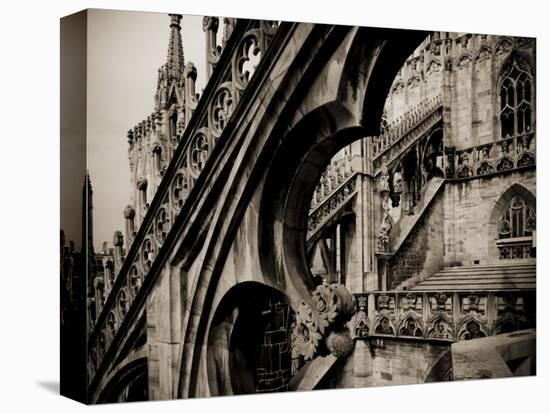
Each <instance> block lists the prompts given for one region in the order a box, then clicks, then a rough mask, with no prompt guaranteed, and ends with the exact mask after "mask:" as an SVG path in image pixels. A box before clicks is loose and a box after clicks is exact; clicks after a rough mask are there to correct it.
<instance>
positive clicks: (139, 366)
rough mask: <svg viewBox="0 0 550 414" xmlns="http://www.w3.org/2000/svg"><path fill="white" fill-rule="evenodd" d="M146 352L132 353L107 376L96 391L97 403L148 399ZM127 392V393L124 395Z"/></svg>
mask: <svg viewBox="0 0 550 414" xmlns="http://www.w3.org/2000/svg"><path fill="white" fill-rule="evenodd" d="M144 355H145V352H144V351H140V352H136V353H133V354H130V355H129V356H128V357H126V358H125V359H124V360H123V361H121V362H120V364H118V366H117V367H116V368H115V369H114V370H113V371H112V372H111V374H110V375H109V376H108V377H106V379H105V380H104V381H102V382H103V384H104V385H103V386H100V387H99V388H98V390H97V391H96V393H95V395H97V398H96V401H95V402H96V403H112V402H120V401H146V400H147V380H148V378H147V375H148V371H147V358H146V357H145V356H144ZM123 394H126V395H123Z"/></svg>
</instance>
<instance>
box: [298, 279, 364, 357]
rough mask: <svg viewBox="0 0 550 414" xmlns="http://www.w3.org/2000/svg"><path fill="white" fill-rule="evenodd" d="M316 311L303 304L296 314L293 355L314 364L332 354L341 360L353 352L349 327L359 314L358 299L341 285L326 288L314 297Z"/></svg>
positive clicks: (315, 292)
mask: <svg viewBox="0 0 550 414" xmlns="http://www.w3.org/2000/svg"><path fill="white" fill-rule="evenodd" d="M312 304H313V308H312V307H310V306H309V305H308V304H307V303H306V302H304V301H302V302H301V303H300V305H299V307H298V309H297V311H296V325H295V327H294V330H293V333H292V338H293V353H294V354H296V355H298V356H301V357H303V358H304V359H305V360H311V359H313V358H314V357H316V356H323V355H326V354H328V353H331V354H333V355H334V356H336V357H337V358H341V357H344V356H347V355H349V354H350V353H351V352H352V351H353V341H352V339H351V334H350V332H349V330H348V329H347V328H346V327H345V323H346V322H348V321H349V320H350V318H351V317H352V316H353V315H354V313H355V299H354V298H353V296H352V295H351V294H350V293H349V291H348V290H347V289H346V288H345V287H344V286H343V285H339V284H335V283H334V284H331V285H328V284H322V285H319V286H317V288H316V289H315V291H314V292H313V294H312Z"/></svg>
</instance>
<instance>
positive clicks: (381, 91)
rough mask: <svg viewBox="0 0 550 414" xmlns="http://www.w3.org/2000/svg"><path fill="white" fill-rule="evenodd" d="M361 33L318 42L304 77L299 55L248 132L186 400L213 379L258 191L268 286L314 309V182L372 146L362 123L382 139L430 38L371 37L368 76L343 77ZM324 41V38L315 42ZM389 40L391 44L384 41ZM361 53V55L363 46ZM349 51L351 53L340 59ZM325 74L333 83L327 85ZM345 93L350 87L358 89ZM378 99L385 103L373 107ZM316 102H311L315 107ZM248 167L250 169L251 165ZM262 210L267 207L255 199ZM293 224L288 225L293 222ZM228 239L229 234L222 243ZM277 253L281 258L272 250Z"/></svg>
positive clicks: (210, 246)
mask: <svg viewBox="0 0 550 414" xmlns="http://www.w3.org/2000/svg"><path fill="white" fill-rule="evenodd" d="M314 30H315V31H316V32H322V34H323V37H324V36H326V31H327V30H326V29H325V28H323V27H315V28H314ZM354 30H355V31H357V30H358V29H354V28H351V29H350V28H345V27H336V28H334V29H333V31H332V33H329V35H328V38H324V39H323V40H322V41H320V42H319V45H320V46H319V50H316V52H315V53H316V55H315V57H314V58H313V59H312V60H311V62H310V61H309V60H308V61H307V63H305V64H304V67H300V69H299V70H296V67H298V65H299V64H302V60H305V59H306V57H307V54H299V55H298V57H296V60H297V61H298V63H296V62H292V63H291V65H290V66H289V67H288V69H287V70H286V72H285V74H284V75H283V81H282V82H281V86H280V87H279V89H277V90H276V91H275V96H274V98H273V100H272V102H265V107H266V108H268V109H267V110H266V112H265V114H264V115H262V117H260V118H261V119H255V120H254V122H249V123H247V126H246V127H245V128H243V130H242V131H241V136H242V137H245V138H243V139H242V141H244V140H245V139H246V140H247V141H248V142H249V143H250V142H252V144H250V145H247V146H246V147H242V148H248V149H246V150H245V151H250V153H248V152H247V153H239V155H242V156H243V159H244V161H242V165H241V164H239V171H238V172H237V173H236V174H237V176H236V177H237V178H234V181H231V184H230V186H231V188H232V189H233V190H234V191H236V192H238V195H235V197H233V198H232V200H228V201H226V202H224V203H223V207H224V208H223V211H224V213H223V215H222V214H221V213H220V217H223V218H219V217H218V215H216V216H215V217H214V218H212V222H211V224H210V225H209V226H210V227H209V234H208V236H207V239H206V240H205V246H204V247H203V250H202V252H204V253H203V254H204V256H203V258H202V262H203V263H204V264H202V265H201V267H200V268H199V269H195V270H194V272H196V273H197V274H198V276H197V277H196V281H195V282H194V284H196V289H194V296H193V298H192V299H191V300H190V303H189V306H188V308H187V309H188V311H186V312H187V313H188V314H189V315H188V316H185V318H188V321H187V320H186V321H184V324H185V325H184V328H183V333H182V336H183V337H184V339H183V341H182V345H181V347H180V371H179V372H178V376H179V377H178V379H177V380H176V381H177V382H178V395H180V396H183V397H188V396H197V395H201V393H203V392H205V390H204V388H203V383H199V382H200V381H201V380H202V379H203V378H202V377H201V378H200V379H199V380H197V378H198V375H203V374H204V371H205V370H204V368H205V367H206V361H205V360H204V352H203V350H204V349H205V345H206V343H205V340H204V339H203V338H206V337H207V335H208V326H209V324H210V322H211V318H212V317H213V312H212V309H210V308H211V306H212V304H213V300H214V297H215V295H216V294H217V291H218V285H219V283H220V278H221V277H222V275H221V272H222V270H223V264H224V261H225V258H226V257H227V254H228V252H229V250H230V248H231V245H232V242H233V239H234V237H235V235H236V232H237V230H238V228H239V223H240V220H242V218H243V216H244V214H245V212H246V211H247V208H248V206H249V203H250V201H251V199H252V198H253V197H255V196H256V190H255V188H259V189H261V190H260V191H258V193H262V195H261V196H260V197H259V198H260V200H259V204H260V205H259V206H258V207H259V210H260V212H261V214H259V217H260V218H259V220H260V222H259V223H257V224H256V223H255V224H254V225H255V226H256V228H257V229H258V232H259V233H258V235H257V237H258V248H259V258H260V267H261V279H262V280H263V281H264V282H265V283H266V284H268V285H273V286H275V287H277V288H278V289H279V290H281V291H283V292H285V294H286V295H287V296H288V300H289V302H291V303H290V304H291V306H292V307H293V308H296V307H297V305H298V304H299V302H300V301H301V300H305V301H310V300H311V293H310V291H311V287H312V286H311V284H310V285H309V286H308V284H307V282H306V281H307V279H308V278H309V274H310V273H309V267H308V266H307V260H306V255H305V238H304V237H302V236H303V232H304V230H305V228H306V218H307V207H308V206H309V204H310V200H311V195H312V194H313V190H314V188H315V184H316V180H314V179H312V178H311V177H315V178H316V179H317V178H318V177H319V176H318V175H317V176H316V174H317V173H318V174H319V175H320V173H321V170H322V169H323V168H324V167H325V165H326V163H328V160H329V159H330V157H331V156H332V155H334V153H336V152H337V150H339V149H340V148H342V147H343V146H345V145H347V144H348V143H349V142H351V141H353V140H356V139H358V138H361V137H364V136H366V131H367V130H368V129H367V128H365V127H364V126H363V125H362V123H364V124H365V125H368V126H369V128H371V129H372V130H373V131H377V130H378V128H379V122H380V116H381V114H382V109H383V105H384V102H385V99H386V95H387V92H388V90H389V87H390V85H391V83H392V81H393V78H394V77H395V74H396V73H397V71H398V69H399V67H400V66H401V65H402V63H403V62H404V61H405V60H406V58H407V57H408V56H409V55H410V53H411V52H412V51H413V50H414V49H415V47H416V46H418V45H419V44H420V43H421V41H422V39H423V38H424V37H425V35H424V34H423V32H409V31H391V30H378V29H365V30H366V33H368V32H369V31H370V32H371V35H372V39H376V40H371V41H370V42H369V48H370V49H369V50H370V53H369V54H368V55H367V56H366V59H367V62H365V61H364V60H357V61H354V63H356V64H359V66H362V72H361V74H359V75H358V74H357V73H353V71H352V70H350V68H349V67H348V68H346V67H345V66H346V65H345V64H344V72H345V73H344V74H342V73H341V70H340V68H341V66H342V64H343V62H345V61H346V59H347V57H346V54H344V53H342V52H345V53H348V52H347V51H348V47H349V43H346V42H347V40H349V39H348V38H347V37H346V36H347V33H348V32H349V33H353V31H354ZM361 30H362V31H364V30H363V29H361ZM411 33H413V34H412V35H411ZM419 33H422V34H421V35H419ZM318 35H319V33H317V34H315V36H318ZM383 36H386V37H387V38H388V39H391V40H392V41H389V40H384V39H383ZM312 37H313V35H312ZM368 37H369V36H367V38H368ZM344 38H345V39H344ZM400 42H401V43H400ZM390 45H391V46H392V47H389V46H390ZM404 45H408V47H405V46H404ZM356 46H357V47H361V45H359V46H358V45H357V44H356ZM340 47H341V48H343V49H339V48H340ZM352 49H353V48H352ZM334 50H337V51H338V53H339V54H340V56H341V58H342V59H339V60H334V59H332V60H331V56H333V55H332V53H333V52H334ZM382 57H384V58H382ZM347 61H348V62H349V59H347ZM394 67H395V71H393V68H394ZM389 69H391V70H389ZM320 72H321V73H323V74H324V75H327V77H326V78H322V79H321V80H319V73H320ZM350 73H351V74H352V75H353V76H355V78H356V79H357V78H360V79H361V82H359V83H357V84H356V85H355V91H353V90H350V89H347V90H346V92H350V94H347V93H345V94H344V95H341V94H340V92H341V88H340V85H342V82H344V83H346V82H345V81H343V80H342V79H346V77H347V78H349V76H348V75H350ZM328 75H330V76H328ZM316 80H319V83H318V84H317V85H318V86H320V89H318V90H316V91H311V90H310V89H309V88H310V86H311V84H312V83H314V82H315V81H316ZM346 85H348V86H349V82H348V83H346ZM373 85H374V86H373ZM369 88H370V89H372V90H373V92H372V97H369V96H370V95H369V94H368V93H363V89H369ZM352 89H353V88H352ZM375 95H376V96H377V97H378V98H377V99H375V98H374V96H375ZM363 97H366V99H363ZM307 100H309V101H308V102H306V101H307ZM364 102H365V104H366V102H368V106H369V110H367V112H366V116H365V117H361V115H360V114H362V113H363V103H364ZM378 106H379V107H378ZM311 108H315V109H311ZM237 112H238V111H237ZM274 114H276V115H274ZM301 114H307V115H305V116H301ZM358 114H359V115H358ZM302 118H303V119H302ZM306 118H307V120H311V119H318V120H319V121H320V123H319V124H317V125H316V124H313V123H311V122H307V121H306V122H302V121H304V120H305V119H306ZM300 119H302V121H300ZM365 119H371V120H372V122H365V121H364V120H365ZM300 125H302V128H300V127H299V126H300ZM305 125H309V126H310V127H312V128H314V129H315V130H316V131H318V132H316V133H313V134H311V132H310V131H309V130H308V129H307V128H303V126H305ZM327 133H328V135H327ZM311 135H313V138H311ZM325 138H330V139H325ZM283 149H284V150H283ZM252 152H253V153H252ZM316 158H317V162H316V161H315V160H316ZM319 161H323V164H322V165H318V162H319ZM245 162H248V164H244V163H245ZM224 168H225V167H224ZM277 172H278V173H279V175H277ZM310 173H311V174H310ZM216 184H217V183H216ZM224 185H225V184H224ZM306 194H307V196H306ZM256 201H258V200H256V199H254V202H256ZM254 206H256V204H254ZM291 206H292V207H296V209H295V211H297V212H298V213H297V214H295V215H292V214H290V213H289V211H290V210H292V208H290V207H291ZM216 211H222V209H220V210H216ZM216 214H217V213H216ZM285 219H288V221H287V222H285V221H284V220H285ZM288 224H303V227H302V228H298V227H292V226H288ZM212 229H213V230H212ZM222 230H223V233H220V232H221V231H222ZM252 237H256V236H252ZM281 246H282V247H281ZM291 246H292V247H291ZM293 247H295V248H298V249H299V250H296V249H293ZM274 248H277V250H273V249H274ZM289 281H291V282H292V283H289ZM220 286H221V285H220ZM220 289H222V288H221V287H220Z"/></svg>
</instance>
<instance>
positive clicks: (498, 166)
mask: <svg viewBox="0 0 550 414" xmlns="http://www.w3.org/2000/svg"><path fill="white" fill-rule="evenodd" d="M535 138H536V137H535V133H534V132H529V133H526V134H521V135H517V136H514V137H507V138H504V139H501V140H499V141H496V142H491V143H488V144H484V145H479V146H476V147H472V148H467V149H464V150H460V151H451V152H448V153H447V168H446V171H445V175H446V177H447V178H450V179H468V178H477V177H480V176H484V175H488V174H494V173H500V172H503V171H507V170H513V169H517V168H523V167H529V166H533V165H535V162H536V156H535V154H536V148H535V146H536V139H535Z"/></svg>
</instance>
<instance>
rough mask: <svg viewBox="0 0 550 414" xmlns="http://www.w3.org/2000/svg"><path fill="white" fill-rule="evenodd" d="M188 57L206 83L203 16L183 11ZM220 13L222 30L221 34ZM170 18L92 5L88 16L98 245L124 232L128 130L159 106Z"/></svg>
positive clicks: (90, 123)
mask: <svg viewBox="0 0 550 414" xmlns="http://www.w3.org/2000/svg"><path fill="white" fill-rule="evenodd" d="M181 25H182V38H183V51H184V55H185V61H186V62H188V61H191V62H193V63H194V64H195V66H196V67H197V72H198V76H197V83H196V85H197V91H201V90H202V88H203V87H204V85H205V81H206V79H205V34H204V32H203V30H202V16H184V17H183V19H182V23H181ZM221 26H222V25H221V19H220V34H221ZM169 34H170V18H169V16H168V15H167V14H163V13H144V12H128V11H111V10H91V11H89V17H88V121H87V122H88V169H89V171H90V177H91V181H92V187H93V190H94V194H93V197H94V198H93V204H94V211H93V214H94V219H93V224H94V246H95V250H96V251H98V250H99V249H100V247H101V244H102V242H103V241H108V242H109V245H112V239H113V232H114V231H115V230H122V231H123V232H124V218H123V215H122V211H123V210H124V207H125V206H126V205H128V204H129V202H130V169H129V166H128V158H127V154H128V144H127V141H126V139H127V138H126V132H127V131H128V130H129V129H130V128H132V127H133V126H134V125H136V124H137V123H138V122H140V121H141V120H143V119H144V118H145V117H147V116H148V115H149V114H150V113H151V112H152V111H153V109H154V94H155V89H156V81H157V69H158V68H159V67H160V66H161V65H162V64H163V63H164V62H165V61H166V55H167V51H168V39H169Z"/></svg>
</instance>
